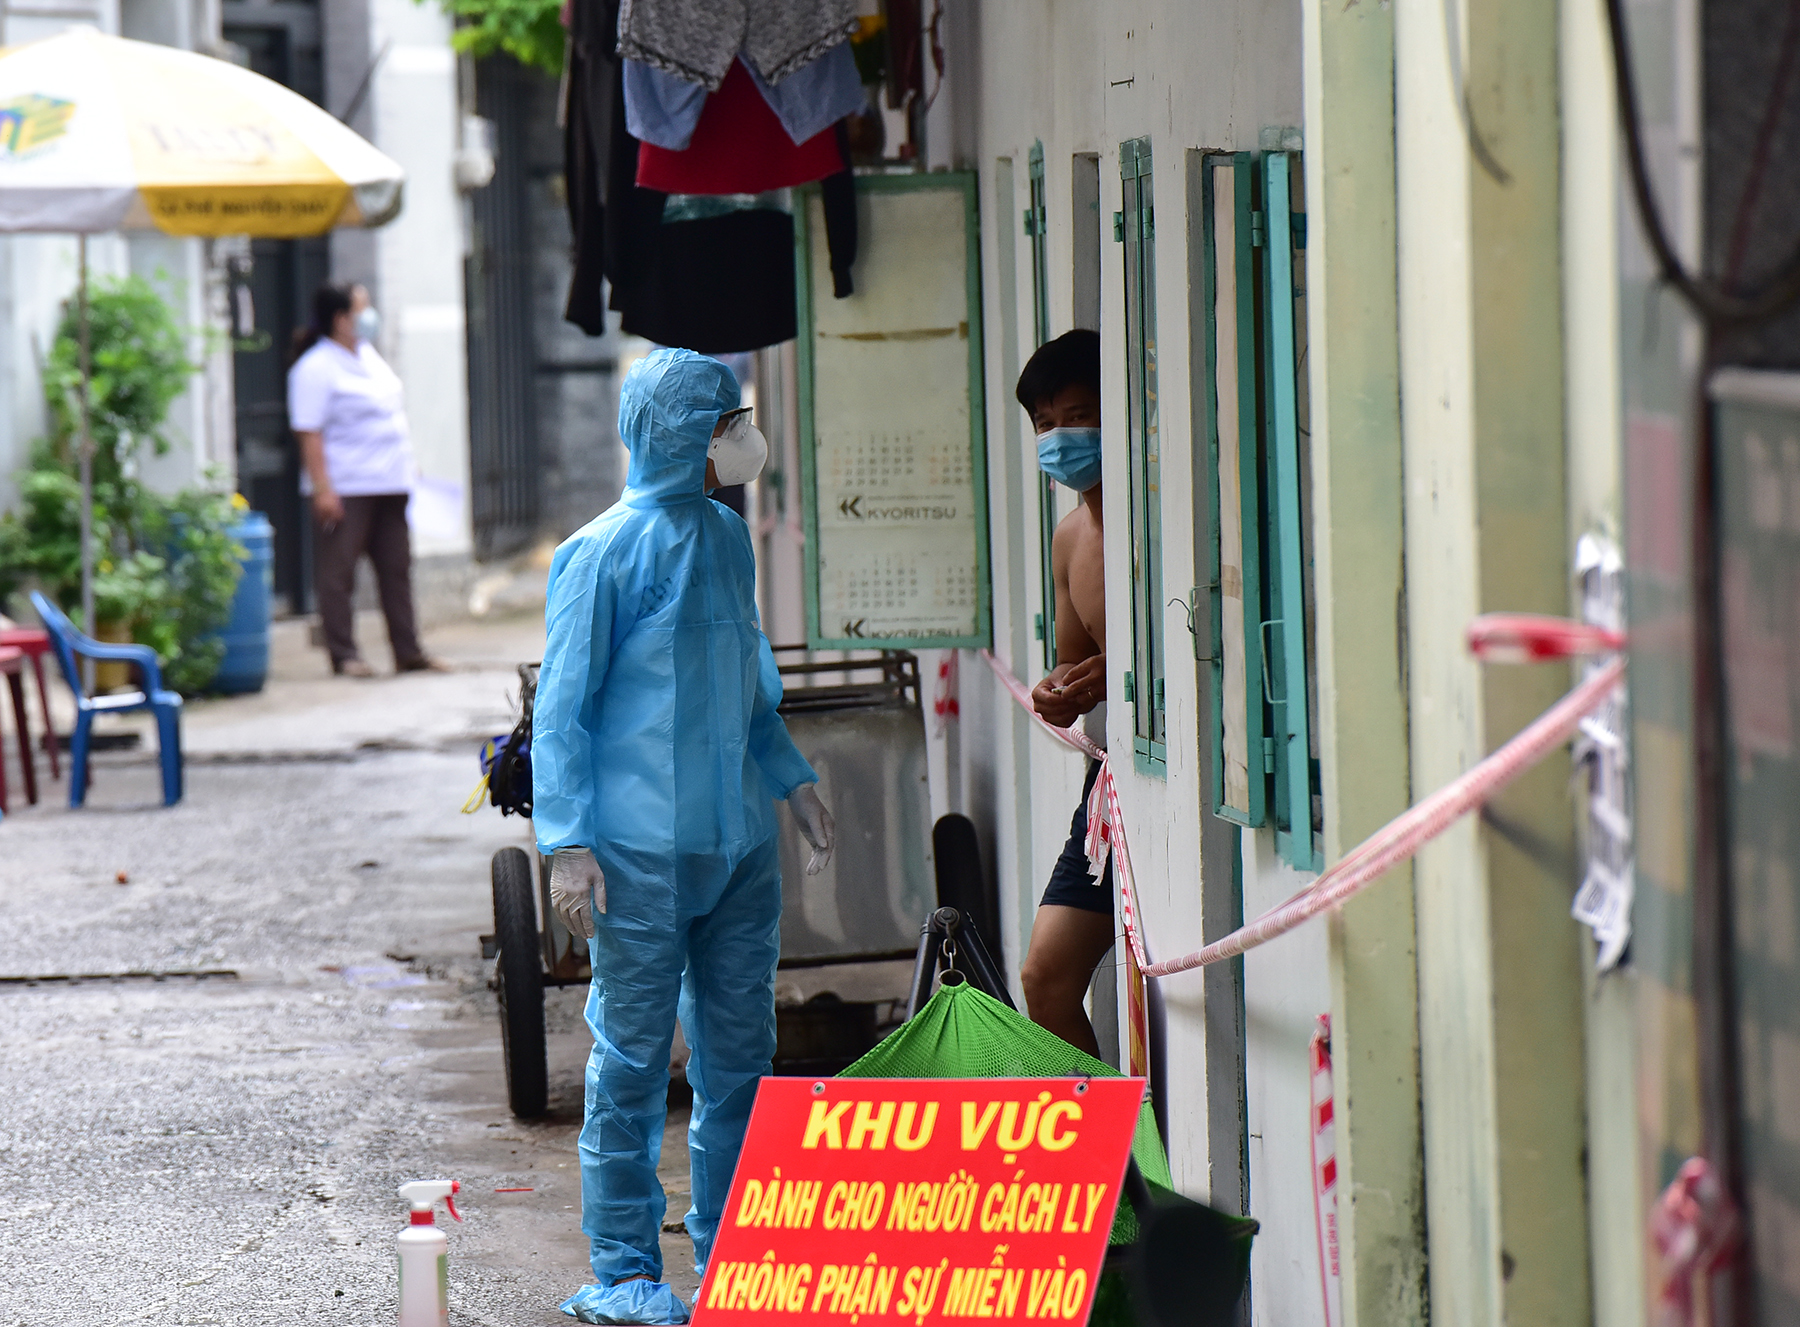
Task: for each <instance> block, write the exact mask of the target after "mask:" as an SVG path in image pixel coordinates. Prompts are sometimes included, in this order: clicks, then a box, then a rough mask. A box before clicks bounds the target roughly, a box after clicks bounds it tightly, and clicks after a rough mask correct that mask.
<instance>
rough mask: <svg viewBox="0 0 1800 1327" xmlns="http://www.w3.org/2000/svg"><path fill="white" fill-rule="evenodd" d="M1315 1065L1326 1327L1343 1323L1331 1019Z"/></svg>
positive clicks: (1314, 1047)
mask: <svg viewBox="0 0 1800 1327" xmlns="http://www.w3.org/2000/svg"><path fill="white" fill-rule="evenodd" d="M1308 1051H1309V1054H1308V1059H1309V1060H1310V1061H1311V1063H1312V1112H1311V1114H1312V1119H1311V1121H1310V1124H1311V1127H1310V1128H1309V1129H1308V1133H1309V1134H1310V1136H1311V1138H1312V1181H1313V1226H1314V1229H1315V1231H1316V1232H1317V1234H1318V1237H1319V1289H1320V1291H1321V1292H1322V1293H1323V1294H1324V1296H1325V1327H1338V1324H1339V1323H1340V1322H1342V1321H1343V1307H1342V1304H1343V1298H1342V1295H1341V1293H1340V1287H1341V1285H1342V1278H1341V1276H1340V1270H1339V1269H1340V1266H1341V1264H1340V1263H1339V1261H1338V1205H1337V1126H1336V1125H1335V1124H1334V1123H1333V1117H1334V1111H1333V1108H1332V1104H1331V1015H1330V1014H1320V1015H1319V1018H1318V1024H1317V1026H1316V1027H1315V1028H1314V1030H1313V1035H1312V1044H1311V1046H1310V1047H1309V1048H1308Z"/></svg>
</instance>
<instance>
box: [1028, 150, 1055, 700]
mask: <svg viewBox="0 0 1800 1327" xmlns="http://www.w3.org/2000/svg"><path fill="white" fill-rule="evenodd" d="M1029 172H1030V174H1029V178H1030V182H1031V183H1030V188H1031V206H1030V207H1029V208H1027V209H1026V210H1025V234H1026V235H1027V236H1029V237H1030V240H1031V335H1032V345H1034V346H1041V345H1043V344H1044V342H1046V341H1048V340H1049V339H1050V243H1049V240H1048V238H1047V233H1048V231H1049V229H1050V205H1049V201H1048V195H1047V194H1046V193H1045V188H1044V145H1043V144H1042V143H1033V144H1032V146H1031V156H1030V158H1029ZM1033 456H1034V457H1035V456H1036V453H1035V452H1033ZM1032 468H1033V471H1034V473H1036V475H1037V479H1038V576H1039V580H1040V583H1041V584H1042V586H1043V595H1044V599H1043V604H1044V611H1043V612H1042V613H1040V614H1039V615H1038V639H1039V640H1041V641H1043V642H1044V667H1045V668H1046V669H1050V668H1054V667H1056V573H1055V571H1054V570H1053V569H1052V567H1051V563H1050V540H1051V537H1052V536H1053V535H1054V534H1055V533H1056V522H1057V519H1058V512H1057V510H1056V481H1055V480H1054V479H1052V478H1050V476H1049V475H1047V474H1045V473H1044V472H1043V471H1042V470H1038V469H1037V468H1036V462H1035V460H1034V461H1033V463H1032Z"/></svg>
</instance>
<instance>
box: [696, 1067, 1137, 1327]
mask: <svg viewBox="0 0 1800 1327" xmlns="http://www.w3.org/2000/svg"><path fill="white" fill-rule="evenodd" d="M1143 1098H1144V1082H1143V1080H1142V1079H1140V1078H1095V1079H1078V1078H963V1079H939V1078H933V1079H919V1078H832V1079H825V1080H815V1079H808V1078H765V1079H763V1080H762V1084H761V1086H760V1088H759V1089H758V1092H757V1097H756V1106H755V1109H754V1110H753V1111H752V1112H751V1115H750V1129H749V1133H748V1134H747V1136H746V1137H745V1139H744V1150H743V1153H742V1155H741V1156H740V1157H739V1159H738V1167H737V1174H736V1175H735V1176H734V1177H733V1179H732V1182H731V1198H730V1201H729V1202H728V1203H727V1204H726V1208H725V1215H724V1218H723V1220H722V1221H721V1222H720V1224H719V1234H718V1237H717V1239H716V1240H715V1241H714V1243H713V1250H712V1261H711V1262H710V1264H709V1265H708V1266H707V1269H706V1279H705V1281H704V1282H702V1284H701V1287H700V1295H699V1298H698V1300H697V1301H696V1302H695V1305H694V1317H695V1322H696V1327H738V1325H739V1324H744V1325H745V1327H749V1325H751V1324H762V1323H786V1322H799V1321H821V1320H824V1321H833V1322H848V1323H852V1324H858V1325H859V1327H860V1324H862V1323H863V1322H864V1321H865V1320H868V1321H870V1322H875V1323H893V1324H896V1325H897V1324H900V1323H902V1322H904V1323H908V1324H910V1325H911V1327H924V1325H925V1324H926V1323H939V1322H948V1321H950V1320H952V1319H962V1318H1001V1319H1021V1320H1029V1321H1045V1320H1057V1321H1071V1320H1072V1321H1076V1322H1083V1321H1086V1319H1087V1315H1088V1310H1089V1308H1090V1307H1091V1305H1092V1303H1093V1297H1094V1288H1095V1282H1096V1281H1097V1280H1098V1278H1099V1274H1100V1266H1101V1262H1102V1260H1103V1259H1104V1258H1105V1255H1106V1238H1107V1234H1108V1232H1109V1231H1110V1230H1111V1229H1112V1220H1113V1211H1114V1209H1115V1208H1116V1207H1117V1206H1118V1201H1119V1186H1120V1182H1121V1181H1122V1179H1123V1177H1124V1174H1125V1161H1126V1157H1127V1156H1128V1154H1129V1153H1130V1151H1131V1138H1132V1133H1133V1131H1134V1130H1135V1129H1136V1127H1137V1120H1138V1111H1139V1108H1140V1106H1141V1104H1142V1102H1143Z"/></svg>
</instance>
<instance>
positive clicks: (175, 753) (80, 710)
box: [31, 590, 181, 807]
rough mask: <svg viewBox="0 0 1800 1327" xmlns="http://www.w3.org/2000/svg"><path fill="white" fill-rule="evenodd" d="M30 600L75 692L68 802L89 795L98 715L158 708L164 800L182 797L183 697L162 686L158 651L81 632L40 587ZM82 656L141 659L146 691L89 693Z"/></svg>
mask: <svg viewBox="0 0 1800 1327" xmlns="http://www.w3.org/2000/svg"><path fill="white" fill-rule="evenodd" d="M31 604H32V607H33V608H35V609H37V615H38V618H39V619H40V620H41V621H42V622H43V624H44V630H45V631H47V632H49V633H50V644H51V645H52V646H53V647H54V648H55V650H56V661H57V662H58V663H59V664H61V665H62V672H63V680H64V681H66V682H67V683H68V684H69V690H71V691H73V692H74V693H75V732H74V735H73V736H71V737H70V739H69V805H70V806H71V807H78V806H80V805H81V804H82V803H83V802H85V801H86V800H87V784H88V740H89V733H90V730H91V729H92V728H93V726H94V716H95V715H96V714H128V713H130V712H131V711H132V710H154V711H156V730H157V754H158V756H159V757H160V758H161V762H162V785H163V805H164V806H174V805H175V803H177V802H179V801H180V800H181V696H180V695H179V694H178V693H176V692H173V691H165V690H163V684H162V667H161V665H160V664H159V663H158V662H157V658H156V651H155V650H153V649H151V648H150V647H149V646H148V645H107V644H105V643H103V642H101V641H97V640H92V639H90V638H89V637H87V636H84V635H82V634H81V632H79V631H77V630H76V629H75V624H74V623H73V622H71V621H69V619H68V618H67V617H65V616H64V615H63V612H62V610H61V609H60V608H58V607H57V606H56V605H55V604H53V603H51V602H50V601H49V600H48V599H46V598H44V596H43V595H41V594H39V593H38V592H37V591H36V590H33V591H32V592H31ZM79 659H96V660H113V661H116V662H119V663H129V664H136V665H137V668H138V672H139V674H140V675H141V677H142V686H143V690H142V691H117V692H114V693H113V694H112V695H110V696H89V695H88V694H87V693H86V692H85V691H83V689H82V686H81V668H80V665H79V664H78V663H77V660H79Z"/></svg>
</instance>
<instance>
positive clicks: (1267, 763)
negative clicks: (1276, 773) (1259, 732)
mask: <svg viewBox="0 0 1800 1327" xmlns="http://www.w3.org/2000/svg"><path fill="white" fill-rule="evenodd" d="M1262 749H1263V769H1264V770H1272V769H1274V768H1275V739H1274V738H1273V737H1265V738H1263V740H1262Z"/></svg>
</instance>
